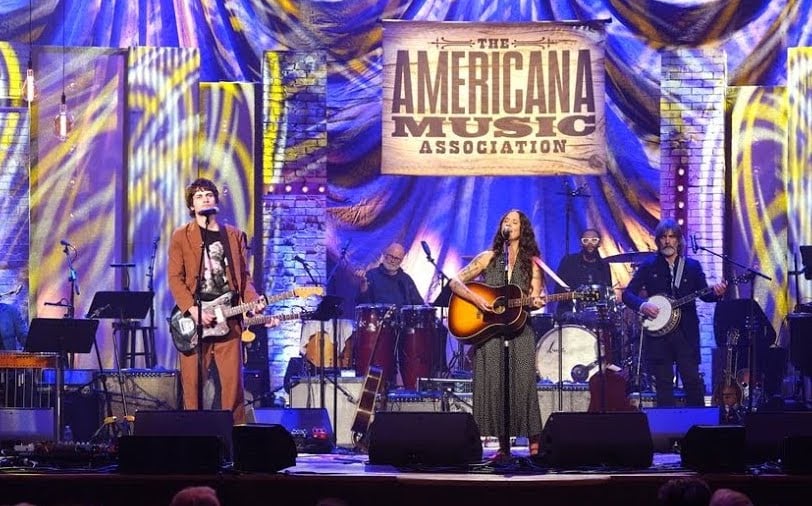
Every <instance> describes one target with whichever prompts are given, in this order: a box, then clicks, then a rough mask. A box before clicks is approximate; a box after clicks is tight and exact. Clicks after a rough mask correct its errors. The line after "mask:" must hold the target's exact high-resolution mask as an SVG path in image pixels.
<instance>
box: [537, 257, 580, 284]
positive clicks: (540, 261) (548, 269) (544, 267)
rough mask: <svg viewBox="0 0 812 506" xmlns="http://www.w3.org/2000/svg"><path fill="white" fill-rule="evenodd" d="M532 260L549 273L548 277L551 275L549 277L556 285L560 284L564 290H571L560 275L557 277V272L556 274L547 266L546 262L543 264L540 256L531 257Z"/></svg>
mask: <svg viewBox="0 0 812 506" xmlns="http://www.w3.org/2000/svg"><path fill="white" fill-rule="evenodd" d="M533 262H535V263H536V265H538V266H539V267H541V270H543V271H544V272H546V273H547V274H549V275H550V277H551V278H553V281H555V282H556V283H558V286H560V287H562V288H565V289H566V290H568V291H569V290H572V288H570V285H568V284H567V283H566V282H565V281H564V280H563V279H561V278H560V277H558V274H556V273H555V271H554V270H552V269H551V268H550V266H549V265H547V264H545V263H544V260H542V259H541V258H539V257H533Z"/></svg>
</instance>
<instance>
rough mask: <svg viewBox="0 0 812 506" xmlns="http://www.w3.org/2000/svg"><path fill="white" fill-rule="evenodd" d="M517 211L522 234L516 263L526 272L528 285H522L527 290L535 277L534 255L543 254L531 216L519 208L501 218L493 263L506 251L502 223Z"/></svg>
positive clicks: (494, 247) (493, 243)
mask: <svg viewBox="0 0 812 506" xmlns="http://www.w3.org/2000/svg"><path fill="white" fill-rule="evenodd" d="M512 212H515V213H517V214H518V215H519V226H520V228H521V234H520V235H519V256H518V258H517V259H516V263H517V264H518V266H519V269H520V270H521V272H523V273H524V275H525V276H524V278H525V279H526V280H527V285H526V286H522V287H520V288H521V289H522V290H524V291H525V292H527V291H529V290H530V281H531V280H532V279H533V257H537V256H541V251H540V250H539V246H538V243H537V242H536V233H535V232H534V231H533V225H532V224H531V223H530V218H528V217H527V215H526V214H524V213H523V212H521V211H519V210H518V209H511V210H509V211H508V212H506V213H505V214H503V215H502V217H501V218H500V219H499V226H498V227H497V229H496V233H495V234H494V236H493V242H492V244H491V250H493V252H494V255H493V258H492V259H491V263H493V262H496V261H499V259H500V258H502V255H503V254H504V253H505V242H506V241H505V238H504V237H502V223H503V222H504V221H505V218H507V215H509V214H510V213H512Z"/></svg>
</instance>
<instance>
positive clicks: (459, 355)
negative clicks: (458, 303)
mask: <svg viewBox="0 0 812 506" xmlns="http://www.w3.org/2000/svg"><path fill="white" fill-rule="evenodd" d="M423 250H424V251H425V252H426V260H428V261H429V263H430V264H431V265H433V266H434V270H435V271H437V273H438V274H439V275H440V293H443V290H445V287H446V286H447V285H448V284H449V283H450V282H451V278H449V277H448V276H446V274H445V272H443V270H442V269H441V268H440V266H439V265H437V262H436V261H435V260H434V258H432V257H431V250H430V249H429V246H428V244H426V243H425V242H424V243H423ZM444 318H445V307H444V306H440V321H441V322H442V321H443V319H444ZM438 337H439V336H438ZM438 340H439V339H438ZM436 349H437V348H435V350H436ZM464 354H465V350H464V348H463V342H462V341H458V342H457V353H456V356H455V357H454V358H453V359H452V363H453V364H454V365H459V364H460V363H462V361H463V356H464ZM439 356H441V357H443V363H445V344H443V350H442V352H441V353H440V355H439ZM446 367H447V369H448V370H447V371H446V372H450V369H451V367H449V366H447V365H446Z"/></svg>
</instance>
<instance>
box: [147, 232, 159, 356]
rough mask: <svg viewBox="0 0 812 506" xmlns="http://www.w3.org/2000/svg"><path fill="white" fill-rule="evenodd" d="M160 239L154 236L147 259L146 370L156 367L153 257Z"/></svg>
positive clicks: (156, 252)
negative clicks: (148, 296) (148, 353)
mask: <svg viewBox="0 0 812 506" xmlns="http://www.w3.org/2000/svg"><path fill="white" fill-rule="evenodd" d="M160 239H161V236H160V235H158V236H155V240H154V241H152V257H151V258H150V259H149V269H148V270H147V279H149V281H147V291H149V293H150V306H149V329H148V330H147V332H148V334H147V335H148V336H149V337H148V339H147V340H148V341H149V345H150V353H151V355H147V357H146V360H147V364H146V365H147V368H149V369H152V368H153V367H155V365H156V363H155V362H156V358H155V285H154V279H155V275H154V272H155V257H156V255H157V254H158V241H159V240H160Z"/></svg>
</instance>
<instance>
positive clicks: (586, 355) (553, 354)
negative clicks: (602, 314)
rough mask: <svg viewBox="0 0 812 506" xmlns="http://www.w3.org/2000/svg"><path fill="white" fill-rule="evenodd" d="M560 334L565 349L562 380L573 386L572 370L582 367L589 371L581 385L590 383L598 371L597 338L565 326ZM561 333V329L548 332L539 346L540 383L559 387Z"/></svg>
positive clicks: (578, 326)
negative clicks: (559, 343) (556, 384)
mask: <svg viewBox="0 0 812 506" xmlns="http://www.w3.org/2000/svg"><path fill="white" fill-rule="evenodd" d="M560 330H561V343H562V347H563V349H562V353H561V363H562V364H563V371H562V374H561V379H562V380H563V381H564V382H573V381H574V380H573V375H572V372H573V368H575V367H576V366H582V367H586V369H587V374H586V378H585V379H584V380H581V381H585V380H588V379H589V378H591V377H592V375H593V374H595V373H596V372H597V371H598V367H597V360H598V355H597V347H598V337H597V336H596V335H595V334H594V333H593V332H592V331H590V330H589V329H587V328H586V327H582V326H580V325H562V326H561V328H560ZM558 332H559V328H558V327H555V328H553V329H551V330H549V331H548V332H547V333H546V334H544V336H543V337H542V338H541V339H540V340H539V342H538V345H536V373H538V376H539V379H540V380H541V381H545V382H550V383H558V338H559V336H558ZM576 376H577V374H576Z"/></svg>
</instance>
